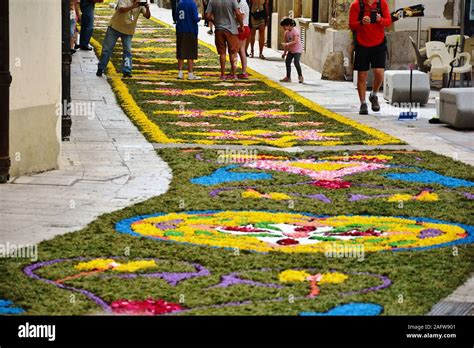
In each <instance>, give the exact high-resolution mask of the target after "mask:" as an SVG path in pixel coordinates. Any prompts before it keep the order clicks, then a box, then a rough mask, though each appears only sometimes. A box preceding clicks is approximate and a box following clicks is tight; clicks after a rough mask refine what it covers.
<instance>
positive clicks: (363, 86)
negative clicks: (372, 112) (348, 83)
mask: <svg viewBox="0 0 474 348" xmlns="http://www.w3.org/2000/svg"><path fill="white" fill-rule="evenodd" d="M368 76H369V72H368V71H357V92H358V93H359V100H360V110H359V114H361V115H367V114H368V112H369V111H368V109H367V103H366V101H365V93H366V90H367V77H368Z"/></svg>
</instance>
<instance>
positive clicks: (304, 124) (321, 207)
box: [0, 3, 474, 316]
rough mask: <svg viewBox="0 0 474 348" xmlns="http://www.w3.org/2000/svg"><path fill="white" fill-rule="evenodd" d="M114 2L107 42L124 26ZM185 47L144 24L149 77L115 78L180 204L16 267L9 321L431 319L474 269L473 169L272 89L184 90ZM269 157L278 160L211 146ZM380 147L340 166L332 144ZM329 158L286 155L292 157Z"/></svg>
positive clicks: (103, 18) (77, 237)
mask: <svg viewBox="0 0 474 348" xmlns="http://www.w3.org/2000/svg"><path fill="white" fill-rule="evenodd" d="M111 11H112V10H111V9H109V8H108V3H105V4H97V11H96V15H97V16H96V18H97V20H98V24H99V26H98V27H97V30H96V31H95V41H94V45H95V46H96V48H97V50H98V51H99V52H100V42H101V41H102V39H103V35H104V33H105V29H106V25H107V20H108V18H109V17H110V15H111ZM174 44H175V34H174V31H173V30H172V29H171V28H169V27H168V26H166V25H165V24H163V23H160V22H157V21H146V20H143V19H141V20H140V22H139V29H138V30H137V34H136V36H135V38H134V43H133V46H134V64H135V69H134V76H133V77H132V78H125V79H123V78H122V77H121V74H119V67H120V64H121V61H120V60H121V57H120V52H121V48H120V47H117V48H116V52H115V53H114V56H113V58H112V63H111V64H110V65H109V71H108V78H109V81H110V82H111V85H112V87H113V88H114V90H115V92H116V94H117V98H118V101H119V103H120V104H121V106H122V107H123V109H124V111H125V112H126V113H127V115H128V116H129V117H130V119H132V120H133V121H134V122H135V124H136V125H137V127H139V128H140V130H141V131H142V132H143V134H144V135H145V136H146V137H147V138H148V140H149V141H151V142H157V143H176V144H180V143H181V144H184V143H191V144H194V145H195V147H192V148H183V149H180V148H173V149H161V150H159V151H158V155H159V156H160V157H161V158H162V159H163V160H164V161H166V162H167V163H168V165H169V166H170V168H171V169H172V173H173V179H172V182H171V184H170V188H169V190H168V191H167V192H166V193H165V194H163V195H161V196H159V197H154V198H152V199H149V200H147V201H145V202H142V203H139V204H135V205H133V206H130V207H128V208H125V209H123V210H121V211H117V212H114V213H110V214H105V215H103V216H101V217H99V218H98V219H96V220H95V221H93V222H92V223H91V224H89V225H88V226H87V227H86V228H84V229H82V230H80V231H76V232H73V233H68V234H65V235H62V236H58V237H56V238H54V239H52V240H48V241H44V242H42V243H40V244H39V245H38V260H37V261H34V262H33V261H30V260H27V259H18V258H2V259H0V272H1V274H2V276H3V277H4V279H8V281H4V282H1V283H0V314H2V315H23V314H26V315H96V314H99V315H100V314H108V315H148V316H157V315H177V316H185V315H288V316H355V315H356V316H377V315H424V314H426V313H428V312H429V311H430V309H431V308H432V307H433V305H434V304H436V303H437V302H439V301H440V300H441V299H443V298H445V297H446V296H447V295H449V294H451V293H452V292H453V291H454V290H455V289H456V288H457V287H458V286H460V285H461V284H463V283H464V282H465V281H466V279H467V278H468V277H469V275H470V273H471V272H472V269H473V267H474V261H473V260H474V244H473V242H474V172H473V170H472V167H470V166H468V165H465V164H462V163H460V162H458V161H455V160H453V159H450V158H446V157H443V156H439V155H436V154H434V153H431V152H419V151H415V150H390V149H385V150H380V149H376V146H377V145H384V144H399V143H400V141H399V140H397V139H394V138H392V137H390V136H388V135H386V134H384V133H382V132H379V131H377V130H375V129H371V128H368V127H366V126H363V125H360V124H358V123H357V122H354V121H351V120H348V119H346V118H344V117H342V116H340V115H337V114H335V113H332V112H330V111H328V110H326V109H323V108H321V107H320V106H318V105H316V104H314V103H311V102H309V101H307V100H306V99H304V98H301V97H299V96H298V95H297V94H295V93H293V92H290V91H288V90H286V89H284V88H282V87H280V86H279V85H278V84H275V83H273V82H271V81H270V80H269V79H267V78H266V77H264V76H261V75H259V74H257V73H255V72H252V73H251V76H250V79H249V80H239V81H224V82H222V81H219V80H218V78H217V77H218V74H219V72H218V67H217V59H216V54H215V53H214V52H213V51H212V49H211V48H209V47H208V46H207V45H202V46H201V47H200V59H199V61H198V62H197V64H198V65H197V68H196V71H197V74H198V75H200V76H203V77H204V79H203V80H201V81H187V80H181V81H178V80H176V78H175V76H176V70H175V69H176V68H175V65H176V61H175V57H174ZM200 144H203V145H207V144H216V145H223V146H227V145H270V146H273V147H274V148H275V151H265V152H263V151H257V150H254V149H251V148H250V147H243V148H242V149H229V148H222V149H220V150H219V149H212V150H211V149H202V148H200V147H199V145H200ZM357 144H361V145H374V146H373V149H372V150H359V151H355V150H353V151H343V150H341V151H324V150H323V149H324V147H325V146H329V145H357ZM295 145H298V146H301V145H317V146H321V151H304V152H302V153H296V154H295V153H287V152H282V151H277V150H278V148H281V147H290V146H295Z"/></svg>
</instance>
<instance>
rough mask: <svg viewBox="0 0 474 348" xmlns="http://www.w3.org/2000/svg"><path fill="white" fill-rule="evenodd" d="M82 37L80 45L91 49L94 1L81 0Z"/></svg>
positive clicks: (84, 48)
mask: <svg viewBox="0 0 474 348" xmlns="http://www.w3.org/2000/svg"><path fill="white" fill-rule="evenodd" d="M81 12H82V16H81V38H80V41H79V46H81V49H82V50H89V42H90V40H91V37H92V33H93V32H94V3H93V2H89V1H85V0H82V1H81Z"/></svg>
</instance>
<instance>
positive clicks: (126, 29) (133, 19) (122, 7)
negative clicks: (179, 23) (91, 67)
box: [96, 0, 151, 77]
mask: <svg viewBox="0 0 474 348" xmlns="http://www.w3.org/2000/svg"><path fill="white" fill-rule="evenodd" d="M140 14H143V16H145V18H147V19H149V18H150V17H151V13H150V5H149V4H148V3H147V2H146V1H143V0H141V1H139V0H119V1H118V3H117V6H116V8H115V13H114V15H113V16H112V19H111V20H110V24H109V27H108V28H107V32H106V34H105V38H104V41H103V43H102V56H101V57H100V61H99V66H98V69H97V73H96V75H97V76H102V74H103V72H104V71H105V68H106V67H107V64H108V63H109V60H110V57H111V56H112V53H113V51H114V47H115V44H116V43H117V40H118V39H119V38H120V39H121V40H122V47H123V60H122V73H123V77H132V38H133V35H134V34H135V29H136V27H137V21H138V17H139V16H140Z"/></svg>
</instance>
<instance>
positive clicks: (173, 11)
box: [171, 0, 178, 24]
mask: <svg viewBox="0 0 474 348" xmlns="http://www.w3.org/2000/svg"><path fill="white" fill-rule="evenodd" d="M177 1H178V0H171V15H172V16H173V23H175V24H176V8H177Z"/></svg>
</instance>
